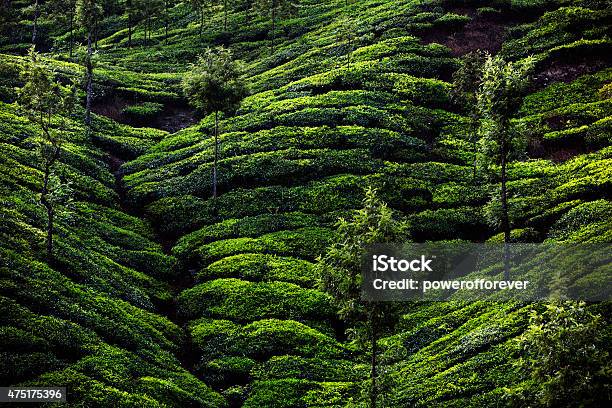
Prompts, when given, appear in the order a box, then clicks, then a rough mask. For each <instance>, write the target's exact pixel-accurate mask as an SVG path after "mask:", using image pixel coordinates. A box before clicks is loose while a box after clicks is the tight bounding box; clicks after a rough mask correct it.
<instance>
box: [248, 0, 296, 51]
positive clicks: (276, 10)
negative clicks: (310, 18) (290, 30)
mask: <svg viewBox="0 0 612 408" xmlns="http://www.w3.org/2000/svg"><path fill="white" fill-rule="evenodd" d="M255 7H256V8H257V9H258V10H259V11H260V12H262V13H269V14H270V17H271V20H272V29H271V30H270V34H271V37H272V38H271V42H270V47H271V48H272V50H274V42H275V39H276V23H277V20H278V19H279V18H286V17H290V16H294V15H295V14H297V11H298V7H299V3H298V1H297V0H295V1H292V0H256V1H255Z"/></svg>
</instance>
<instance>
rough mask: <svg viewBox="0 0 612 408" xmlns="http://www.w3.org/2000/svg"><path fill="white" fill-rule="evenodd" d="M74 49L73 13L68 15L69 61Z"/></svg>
mask: <svg viewBox="0 0 612 408" xmlns="http://www.w3.org/2000/svg"><path fill="white" fill-rule="evenodd" d="M73 49H74V13H70V59H72V54H73Z"/></svg>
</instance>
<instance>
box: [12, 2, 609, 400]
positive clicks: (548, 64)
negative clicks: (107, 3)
mask: <svg viewBox="0 0 612 408" xmlns="http://www.w3.org/2000/svg"><path fill="white" fill-rule="evenodd" d="M14 3H16V7H19V6H20V2H17V1H16V2H14ZM245 4H247V3H245ZM245 4H237V5H236V6H235V7H233V8H232V10H231V11H230V13H229V14H228V30H227V31H226V30H224V29H223V19H224V13H223V9H222V4H221V3H219V4H214V5H213V6H212V8H211V9H210V12H208V13H206V15H205V17H204V24H205V29H204V30H203V31H202V35H200V27H199V24H200V23H199V17H198V15H197V13H194V12H193V10H192V9H191V8H190V7H189V4H188V3H187V2H176V4H175V3H172V7H171V8H170V9H169V14H168V16H169V21H170V22H171V24H170V27H169V30H168V35H166V30H165V27H164V20H163V19H158V20H156V21H155V22H154V27H153V31H152V33H151V38H150V40H149V39H147V40H145V39H144V34H143V26H142V24H141V25H139V26H137V27H136V28H135V31H134V33H133V35H132V41H133V46H132V48H130V47H128V43H127V42H128V35H129V34H128V30H127V29H126V16H125V15H120V14H117V13H115V14H113V13H110V12H109V15H108V16H107V18H106V19H105V20H104V21H103V22H102V24H101V25H100V28H99V34H98V37H99V38H98V41H97V42H98V44H97V48H98V53H97V55H96V76H95V88H96V101H95V108H94V111H95V112H97V113H98V114H99V115H95V120H94V133H93V137H92V139H91V140H89V139H87V138H85V137H84V136H83V135H84V134H85V132H84V130H83V128H82V125H81V124H80V121H79V120H78V117H77V116H78V115H75V117H74V118H69V126H68V128H67V129H64V132H65V133H66V135H67V136H68V138H69V143H68V144H66V145H65V146H64V148H63V155H62V163H61V176H62V178H63V179H64V180H65V181H66V182H70V183H72V184H71V185H72V189H73V190H74V193H73V196H74V200H73V202H72V203H69V207H67V208H66V209H65V214H66V215H65V217H64V218H61V219H60V221H59V222H60V224H59V228H58V231H57V235H58V243H57V258H58V261H57V263H56V264H53V265H49V264H48V263H46V262H45V259H44V256H43V255H44V254H43V249H42V244H41V242H42V236H43V232H42V228H43V225H44V213H43V211H42V209H41V207H40V206H39V205H37V201H38V198H37V195H38V193H37V191H39V189H40V170H39V169H37V168H36V166H35V165H33V163H36V159H35V156H34V155H35V152H34V150H33V148H32V147H33V140H34V138H35V135H36V129H35V127H33V126H32V125H31V124H30V123H28V122H27V120H26V119H24V118H23V117H22V116H21V115H20V113H19V111H18V108H17V106H16V105H15V104H13V103H12V102H13V97H12V88H13V87H14V86H19V85H20V82H19V79H18V71H19V66H20V64H22V62H23V60H22V58H21V57H19V56H18V55H19V54H22V53H23V51H24V50H25V49H26V47H27V44H26V43H27V41H28V40H27V38H28V36H27V34H28V33H27V29H28V28H29V25H28V22H27V21H23V20H21V21H20V22H19V23H16V26H15V27H16V28H15V29H14V30H13V34H12V35H13V36H14V37H13V38H10V39H8V41H2V42H0V46H1V47H2V48H0V50H1V51H2V52H4V53H3V54H0V70H1V71H2V73H3V75H2V78H0V96H1V99H2V100H3V101H4V102H2V103H0V115H2V116H1V117H2V122H1V123H0V126H1V130H2V132H1V137H2V140H0V148H1V149H2V154H1V155H0V160H2V162H0V166H2V169H3V171H2V172H1V173H0V175H1V179H0V191H1V192H2V195H1V197H2V198H1V200H2V202H3V205H2V207H1V211H2V220H3V222H2V224H0V234H1V235H2V240H1V241H0V251H1V253H2V257H1V258H0V259H1V261H0V270H1V271H2V280H1V281H2V284H0V296H1V297H0V302H1V304H2V313H0V322H1V323H2V327H1V328H0V339H1V342H0V344H1V347H2V348H1V349H0V352H1V353H2V357H3V364H2V367H3V368H2V370H3V371H2V373H1V375H0V376H1V378H2V382H3V383H6V384H50V385H51V384H53V385H58V384H61V385H67V386H68V387H70V391H71V393H72V394H71V395H72V398H73V399H72V401H73V402H74V405H75V406H76V405H78V404H85V405H87V406H202V407H209V406H245V407H296V406H309V407H310V406H312V407H318V406H320V407H324V406H325V407H330V406H347V405H348V406H351V405H350V404H352V403H355V404H358V403H360V401H361V398H362V396H361V392H362V386H363V385H364V384H365V382H366V381H367V377H368V367H367V364H368V361H367V356H366V355H364V354H363V353H362V352H361V351H360V349H359V348H358V347H357V346H356V345H355V344H354V343H352V342H351V341H349V339H347V337H346V334H345V331H344V329H345V327H344V326H343V324H342V322H340V321H339V320H338V317H337V314H336V312H337V310H336V305H335V304H334V302H333V300H332V298H331V297H330V296H328V295H327V294H325V293H322V292H321V291H319V290H318V289H317V287H318V285H317V277H316V276H315V275H314V262H316V258H317V256H318V255H320V254H321V253H322V252H323V251H324V250H325V248H326V247H327V245H328V244H329V243H330V242H331V241H332V240H333V239H334V237H335V234H336V233H335V226H334V225H335V222H336V220H337V219H338V217H340V216H346V215H349V214H350V212H351V210H353V209H357V208H360V207H361V205H362V200H363V196H364V188H365V187H366V186H373V187H375V188H377V190H378V192H379V195H380V197H381V198H382V199H383V200H384V201H385V202H387V203H388V204H389V206H390V207H391V208H393V210H394V211H395V212H396V215H397V217H398V218H401V219H404V220H406V221H407V222H408V223H409V233H410V236H411V237H412V239H413V240H414V241H417V242H420V241H427V240H469V241H476V242H485V241H500V240H501V239H502V238H501V237H500V231H499V229H498V228H497V227H495V226H491V223H490V222H489V221H488V219H487V214H486V204H487V203H488V202H489V200H490V198H491V195H492V194H493V193H494V192H495V191H496V184H495V183H494V180H492V178H491V176H490V174H489V173H487V172H486V171H485V170H484V169H479V171H478V173H477V177H476V179H474V177H473V169H472V160H473V158H472V146H471V143H470V141H469V137H468V126H469V120H468V118H467V116H466V112H464V107H462V106H458V105H457V104H455V103H454V102H453V101H452V100H451V97H450V89H451V84H450V81H451V78H452V73H453V72H454V71H455V70H456V69H457V68H458V67H459V66H460V59H459V57H460V56H461V55H463V54H465V53H467V52H469V51H472V50H475V49H485V50H488V51H489V52H491V53H499V54H500V55H503V56H504V57H506V58H508V59H510V60H518V59H521V58H525V57H527V56H528V55H533V56H534V57H535V59H536V74H535V75H534V80H533V83H532V86H531V89H530V93H529V95H528V96H527V97H526V98H525V100H524V101H523V105H522V107H521V109H520V112H519V117H518V118H516V120H517V121H518V122H519V123H521V124H522V125H523V129H524V131H525V133H526V134H527V136H528V139H529V144H528V148H527V151H526V154H525V155H523V157H520V158H519V159H517V160H516V161H513V162H512V163H511V164H510V167H509V178H510V182H509V192H510V204H511V207H512V209H513V210H512V225H513V231H512V236H513V238H514V239H515V240H516V241H517V242H543V241H555V242H610V241H611V240H612V228H611V227H612V218H611V215H612V204H610V191H612V189H611V186H610V182H611V177H612V174H611V172H610V169H611V164H612V147H610V135H611V134H612V132H611V127H610V124H611V123H612V122H611V119H610V118H611V116H612V93H611V92H610V89H609V88H610V85H609V84H610V83H611V82H612V66H611V64H610V62H611V60H610V59H611V58H610V55H612V52H611V51H612V43H611V42H610V38H609V33H610V28H611V27H610V21H612V19H610V14H612V9H610V7H609V4H607V3H606V2H605V1H565V0H556V1H555V0H553V1H539V2H523V1H512V2H496V1H485V0H482V1H465V2H451V1H434V0H431V1H430V0H423V1H417V0H393V1H380V0H364V1H356V2H352V1H344V0H342V1H331V2H326V3H321V2H314V1H302V2H300V5H301V7H300V8H299V9H298V11H297V13H296V14H295V15H293V16H291V17H290V18H284V19H280V20H279V21H278V25H277V30H276V32H275V36H274V40H272V36H271V34H270V31H269V25H270V21H269V18H267V16H262V15H258V14H256V13H254V12H252V11H250V10H249V9H248V8H247V7H245ZM248 4H250V3H248ZM347 16H348V17H349V20H348V23H347V20H346V18H347ZM347 24H348V25H349V29H350V30H351V31H352V32H353V33H354V37H355V38H354V40H353V42H352V43H351V44H348V42H347V41H346V38H345V37H346V29H347V28H346V26H347ZM41 27H43V32H45V33H47V35H48V38H50V39H51V40H49V41H47V42H46V43H45V44H41V45H40V48H41V49H42V50H43V51H46V52H45V57H46V59H45V63H46V64H48V66H49V67H50V68H53V69H54V70H55V72H56V73H57V75H58V76H59V77H61V78H64V79H65V78H70V77H74V78H76V77H80V76H81V75H82V68H81V67H80V66H79V65H78V64H76V63H74V62H73V61H71V59H70V57H69V56H68V50H67V38H68V37H67V35H68V34H67V32H66V30H65V28H64V27H58V26H56V25H53V24H52V23H51V22H47V23H45V21H44V20H43V21H42V23H41ZM272 41H274V45H273V44H272ZM218 44H224V45H226V46H228V47H229V48H231V49H232V50H233V51H234V53H235V55H236V56H237V57H238V58H239V59H241V60H242V61H243V62H244V69H245V73H244V78H245V80H246V82H247V84H248V87H249V91H250V95H249V96H248V97H247V98H246V99H245V100H244V101H243V103H242V105H241V107H240V109H239V110H238V112H237V113H236V115H234V116H231V117H223V118H222V120H221V131H222V133H221V136H220V140H221V145H220V157H221V160H220V162H219V192H220V196H219V197H218V198H217V199H216V200H213V199H212V197H211V190H212V184H211V182H212V181H211V177H210V174H211V168H212V161H213V150H214V149H213V147H214V146H213V138H212V128H213V117H212V115H211V116H208V117H204V118H202V120H201V121H200V120H199V118H198V119H195V118H196V117H197V114H195V113H194V112H193V111H192V110H191V109H190V108H189V107H188V106H187V105H186V102H185V100H184V98H183V97H182V94H181V91H180V80H181V78H182V73H183V72H185V71H186V70H188V69H189V67H188V64H189V63H190V62H193V61H194V59H195V58H196V56H197V55H198V54H199V53H200V52H201V51H202V49H203V48H204V47H206V46H209V45H218ZM349 55H350V59H349ZM143 102H153V103H156V104H160V105H158V106H161V107H159V111H158V112H157V113H156V117H157V119H154V120H153V119H151V118H150V117H144V118H143V117H137V118H134V117H133V116H129V115H128V114H127V113H125V112H126V110H125V109H124V108H125V107H126V106H130V105H136V104H142V103H143ZM119 122H123V123H119ZM194 123H195V124H194ZM142 124H147V125H152V126H155V127H158V128H159V129H153V128H141V127H137V126H141V125H142ZM160 129H161V130H160ZM179 129H180V130H179ZM533 308H534V306H533V305H519V304H499V303H492V302H478V303H470V304H462V303H456V302H444V303H434V304H420V305H407V306H406V314H405V315H404V316H403V317H402V319H401V321H400V323H399V324H398V326H397V327H396V328H394V330H393V331H392V333H390V334H389V335H388V336H386V337H385V338H383V339H381V341H380V345H381V347H382V349H383V352H382V360H383V367H384V369H383V370H382V372H383V374H382V378H381V381H382V382H383V384H384V388H385V392H384V393H383V394H384V395H382V396H381V400H382V404H383V406H389V407H396V406H428V407H430V406H457V407H463V406H473V407H482V406H487V407H489V406H499V404H500V401H503V397H504V391H503V389H504V388H505V387H508V386H511V385H513V384H516V383H518V382H520V381H521V378H520V376H519V374H518V372H517V370H516V368H515V367H514V366H513V365H512V360H513V359H514V357H515V356H516V353H517V350H515V348H514V347H513V344H514V343H513V339H515V338H516V337H517V336H518V335H520V333H521V332H522V331H523V330H524V329H525V327H526V325H527V322H528V317H529V313H530V311H531V310H532V309H533ZM602 310H605V309H604V308H603V307H602ZM606 316H607V317H609V314H608V315H606Z"/></svg>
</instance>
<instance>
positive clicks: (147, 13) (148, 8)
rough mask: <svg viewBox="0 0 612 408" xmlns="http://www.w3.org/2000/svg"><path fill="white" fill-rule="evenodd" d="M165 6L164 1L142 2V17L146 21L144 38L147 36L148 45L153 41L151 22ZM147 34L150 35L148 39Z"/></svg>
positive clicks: (151, 0) (144, 0)
mask: <svg viewBox="0 0 612 408" xmlns="http://www.w3.org/2000/svg"><path fill="white" fill-rule="evenodd" d="M163 5H164V3H163V0H141V1H140V7H141V10H142V15H143V17H144V20H145V30H144V36H145V43H146V44H149V43H150V41H151V31H152V24H151V20H152V18H153V17H154V16H156V15H157V14H159V13H160V12H161V10H162V7H163ZM147 33H148V35H149V37H148V38H147Z"/></svg>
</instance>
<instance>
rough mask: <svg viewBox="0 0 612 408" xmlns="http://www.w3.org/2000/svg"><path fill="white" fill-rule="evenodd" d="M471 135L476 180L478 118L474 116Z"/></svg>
mask: <svg viewBox="0 0 612 408" xmlns="http://www.w3.org/2000/svg"><path fill="white" fill-rule="evenodd" d="M470 133H471V134H470V137H471V138H472V180H473V182H474V183H475V182H476V168H477V166H478V138H477V136H478V119H477V118H475V117H472V123H471V125H470Z"/></svg>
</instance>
